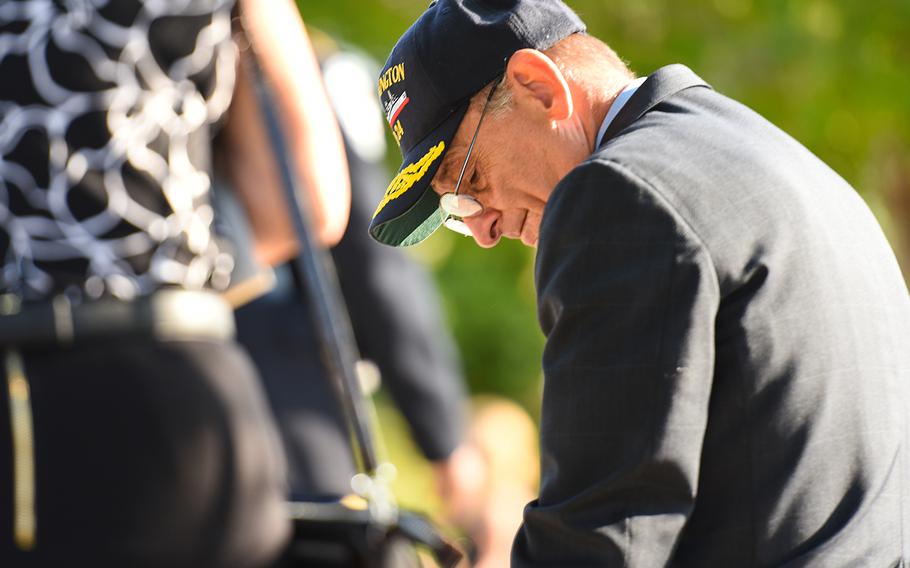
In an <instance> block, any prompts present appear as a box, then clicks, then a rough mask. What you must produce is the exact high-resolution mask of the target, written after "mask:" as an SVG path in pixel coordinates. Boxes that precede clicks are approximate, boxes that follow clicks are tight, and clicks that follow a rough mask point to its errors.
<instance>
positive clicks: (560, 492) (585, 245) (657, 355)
mask: <svg viewBox="0 0 910 568" xmlns="http://www.w3.org/2000/svg"><path fill="white" fill-rule="evenodd" d="M536 279H537V289H538V309H539V318H540V321H541V326H542V328H543V331H544V333H545V334H546V336H547V343H546V347H545V350H544V357H543V367H544V376H545V386H544V394H543V408H542V416H541V460H542V464H541V466H542V468H541V469H542V471H541V474H542V477H541V489H540V495H539V498H538V499H537V500H536V501H534V502H532V503H530V504H529V505H528V506H527V508H526V510H525V514H524V524H523V526H522V528H521V529H520V531H519V533H518V536H517V537H516V541H515V545H514V547H513V565H514V566H561V567H566V566H641V567H653V566H663V565H665V564H666V563H667V562H668V561H669V559H670V558H671V556H672V553H673V550H674V547H675V545H676V542H677V540H678V538H679V535H680V533H681V531H683V530H684V529H685V525H686V520H687V518H688V517H689V516H690V514H691V512H692V508H693V504H694V501H695V497H696V492H697V487H698V473H699V459H700V455H701V448H702V440H703V436H704V431H705V427H706V421H707V414H708V404H709V399H710V392H711V385H712V373H713V363H714V341H715V337H714V318H715V314H716V312H717V307H718V303H719V291H718V283H717V278H716V276H715V271H714V268H713V265H712V263H711V259H710V257H709V255H708V254H707V251H706V250H705V248H704V246H703V245H702V243H701V242H700V241H699V239H698V236H697V235H696V234H695V233H694V232H693V230H692V229H691V228H690V227H689V226H688V224H687V223H686V222H685V220H684V219H682V218H681V217H680V215H679V214H678V213H677V212H676V211H674V210H673V208H672V207H670V206H669V205H668V204H667V202H666V201H665V200H664V199H663V198H662V197H661V195H660V194H659V193H658V192H657V191H655V190H654V188H653V187H651V186H650V185H649V184H648V183H647V182H646V181H644V180H643V179H641V178H639V177H638V176H636V175H635V174H634V173H632V172H630V171H629V170H627V169H626V168H624V167H623V166H621V165H619V164H616V163H612V162H608V161H606V160H603V159H600V160H596V159H593V160H591V161H589V162H586V163H585V164H582V165H581V166H579V167H578V168H576V170H574V171H573V172H572V173H571V174H570V175H569V176H567V177H566V178H565V179H564V180H563V182H561V183H560V185H559V186H557V188H556V190H555V191H554V193H553V195H552V196H551V199H550V201H549V203H548V205H547V209H546V211H545V214H544V219H543V222H542V226H541V237H540V248H539V250H538V257H537V268H536Z"/></svg>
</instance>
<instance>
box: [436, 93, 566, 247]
mask: <svg viewBox="0 0 910 568" xmlns="http://www.w3.org/2000/svg"><path fill="white" fill-rule="evenodd" d="M500 88H502V87H500ZM486 98H487V91H486V90H484V91H482V92H481V93H479V94H478V95H477V96H475V97H474V100H473V101H472V104H471V107H470V109H469V110H468V112H467V114H466V115H465V117H464V119H463V120H462V122H461V126H460V127H459V129H458V132H456V134H455V137H454V138H453V140H452V143H451V145H450V146H449V149H448V151H447V152H446V156H445V158H444V160H443V162H442V165H441V166H440V168H439V170H438V171H437V173H436V176H435V177H434V178H433V181H432V187H433V190H434V191H436V193H438V194H440V195H442V194H444V193H449V192H452V191H454V189H455V183H456V181H457V179H458V174H459V172H461V168H462V165H463V164H464V160H465V155H466V153H467V150H468V147H469V146H470V144H471V138H472V137H473V136H474V132H475V130H476V129H477V123H478V120H479V119H480V115H481V111H482V109H483V106H484V104H483V103H484V102H485V100H486ZM532 114H533V113H532ZM533 118H535V117H529V116H526V113H525V112H524V109H523V108H522V107H521V105H513V106H512V107H511V108H508V109H504V110H501V111H498V112H490V111H488V112H487V115H486V116H485V117H484V119H483V122H482V123H481V126H480V130H479V132H478V135H477V141H476V142H475V144H474V149H473V150H472V152H471V155H470V158H469V160H468V164H467V168H466V169H465V173H464V177H463V178H462V181H461V186H460V187H459V189H458V193H459V194H465V195H470V196H472V197H474V198H475V199H477V201H479V202H480V203H481V204H482V205H483V207H484V210H483V212H482V213H480V214H479V215H475V216H472V217H468V218H466V219H464V222H465V224H466V225H467V226H468V227H469V228H470V229H471V232H472V234H473V236H474V240H475V241H476V242H477V244H478V245H480V246H482V247H484V248H489V247H492V246H495V245H496V243H498V242H499V239H500V237H507V238H511V239H521V242H523V243H524V244H525V245H527V246H532V247H533V246H536V245H537V235H538V231H539V229H540V219H541V216H542V215H543V210H544V206H545V205H546V201H547V198H548V197H549V195H550V192H551V191H552V190H553V187H554V186H555V185H556V183H557V182H558V181H559V179H561V177H562V175H558V174H556V173H554V172H553V165H554V164H553V163H552V162H553V160H552V159H551V158H552V157H553V156H552V155H551V154H550V153H548V152H547V145H548V143H549V141H550V138H549V137H548V133H547V132H545V131H542V130H545V129H542V128H541V125H540V124H536V123H538V122H540V121H539V120H533ZM563 175H564V174H563Z"/></svg>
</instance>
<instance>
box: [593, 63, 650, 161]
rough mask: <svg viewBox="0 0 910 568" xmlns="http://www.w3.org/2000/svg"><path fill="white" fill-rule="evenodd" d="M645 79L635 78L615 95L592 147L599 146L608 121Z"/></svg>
mask: <svg viewBox="0 0 910 568" xmlns="http://www.w3.org/2000/svg"><path fill="white" fill-rule="evenodd" d="M645 79H647V77H640V78H638V79H635V80H634V81H632V82H631V83H629V84H628V85H626V88H625V89H623V90H622V92H621V93H619V95H617V96H616V99H615V100H614V101H613V104H612V105H610V110H609V112H607V116H605V117H604V121H603V123H602V124H601V125H600V130H598V131H597V141H596V143H595V144H594V148H599V147H600V144H601V142H602V141H603V137H604V134H606V133H607V128H609V127H610V123H611V122H613V119H614V118H616V115H617V114H619V111H621V110H622V107H624V106H625V105H626V103H627V102H628V101H629V99H631V98H632V95H634V94H635V91H637V90H638V88H639V87H640V86H641V84H642V83H644V82H645Z"/></svg>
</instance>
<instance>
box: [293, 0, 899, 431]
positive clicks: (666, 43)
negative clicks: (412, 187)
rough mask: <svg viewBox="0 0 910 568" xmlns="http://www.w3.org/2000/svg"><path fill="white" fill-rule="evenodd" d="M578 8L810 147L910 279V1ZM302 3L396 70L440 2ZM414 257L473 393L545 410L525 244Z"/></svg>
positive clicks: (441, 237)
mask: <svg viewBox="0 0 910 568" xmlns="http://www.w3.org/2000/svg"><path fill="white" fill-rule="evenodd" d="M567 3H568V4H569V5H570V6H572V7H573V8H574V9H575V10H576V11H577V12H578V13H579V14H580V15H581V16H582V18H583V19H584V20H585V21H586V22H587V24H588V29H589V33H591V34H593V35H596V36H598V37H600V38H601V39H603V40H604V41H606V42H607V43H609V44H610V45H611V46H612V47H613V48H614V49H616V51H617V52H618V53H619V54H620V55H621V56H622V57H623V58H624V59H626V60H627V61H628V62H629V64H630V66H631V68H632V69H633V70H634V71H636V72H637V73H638V74H639V75H646V74H648V73H650V72H651V71H653V70H654V69H656V68H658V67H660V66H662V65H665V64H668V63H676V62H678V63H685V64H686V65H688V66H690V67H691V68H693V69H694V70H695V71H696V72H697V73H698V74H699V75H701V76H702V77H703V78H705V79H706V80H707V81H708V82H709V83H711V84H712V85H713V86H714V88H715V89H717V90H718V91H720V92H722V93H724V94H727V95H729V96H731V97H733V98H736V99H738V100H740V101H741V102H743V103H745V104H747V105H749V106H751V107H752V108H754V109H756V110H757V111H758V112H760V113H761V114H763V115H764V116H765V117H767V118H768V119H769V120H771V121H772V122H774V123H775V124H777V125H778V126H780V127H781V128H783V129H784V130H786V131H787V132H789V133H790V134H791V135H793V136H794V137H795V138H796V139H798V140H800V141H801V142H802V143H804V144H805V145H806V146H808V147H809V148H810V149H811V150H812V151H814V152H815V153H816V154H818V155H819V156H820V157H821V158H822V159H823V160H825V161H826V162H827V163H828V164H830V165H831V166H832V167H833V168H834V169H835V170H837V171H838V172H839V173H840V174H841V175H842V176H843V177H845V178H846V179H847V180H848V181H849V182H850V183H851V184H853V186H854V187H856V188H857V189H858V190H859V191H860V193H861V194H862V195H863V197H864V198H865V199H866V201H867V202H868V203H869V205H870V206H871V207H872V209H873V211H874V212H875V213H876V215H877V216H878V218H879V220H880V222H881V223H882V225H883V226H884V227H885V230H886V232H887V234H888V236H889V238H890V240H891V242H892V244H893V246H894V247H895V249H896V251H897V253H898V255H899V257H900V259H901V261H902V266H903V269H904V274H905V275H907V274H910V257H908V253H910V1H908V0H878V1H875V0H872V1H868V0H867V1H861V0H840V1H837V2H835V1H831V0H766V1H762V2H759V1H756V0H703V1H698V0H629V1H626V2H620V1H615V0H614V1H610V2H607V1H604V0H569V1H568V2H567ZM299 5H300V8H301V12H302V14H303V16H304V20H305V21H306V22H307V23H308V24H310V25H314V26H317V27H318V28H320V29H322V30H324V31H326V32H329V33H330V34H331V35H333V36H335V37H336V38H339V39H340V40H341V41H343V42H344V43H346V44H348V45H349V46H356V47H358V48H360V49H361V50H363V51H365V52H366V53H368V54H370V55H372V56H373V57H374V58H376V59H377V60H378V61H379V62H382V61H385V58H386V56H387V54H388V51H389V50H390V49H391V47H392V45H394V43H395V41H396V39H397V38H398V36H399V35H401V33H402V32H404V30H405V29H406V28H407V27H408V26H409V25H410V23H411V22H413V20H414V19H416V18H417V16H418V15H419V14H420V13H421V12H422V11H423V9H424V8H425V7H426V5H427V2H425V1H417V2H415V1H407V0H332V1H331V2H330V1H321V2H314V1H309V2H307V1H301V2H300V4H299ZM458 48H459V46H457V45H453V46H452V49H458ZM390 147H391V148H393V149H394V148H395V145H394V144H391V145H390ZM395 154H396V155H395V156H392V157H390V164H393V163H394V164H395V165H396V166H397V164H398V162H399V161H400V156H398V155H397V152H395ZM414 252H415V254H417V255H418V256H420V257H421V258H423V259H424V260H425V261H426V262H428V263H429V264H430V266H432V268H433V270H434V272H435V274H436V276H437V279H438V281H439V285H440V288H441V291H442V294H443V298H444V302H445V307H446V311H447V314H448V317H449V320H450V322H451V324H452V329H453V330H454V334H455V337H456V339H457V341H458V343H459V345H460V347H461V351H462V354H463V358H464V363H465V368H466V372H467V378H468V381H469V384H470V386H471V388H472V390H473V391H475V392H496V393H501V394H505V395H507V396H509V397H511V398H514V399H517V400H518V401H520V402H521V403H522V404H524V405H525V406H526V408H528V409H529V410H531V411H532V413H533V412H535V411H536V408H537V399H538V393H539V384H540V381H539V379H540V370H539V367H540V354H541V348H542V345H543V338H542V336H541V334H540V331H539V329H538V327H537V322H536V313H535V307H534V289H533V262H534V257H533V254H534V251H532V250H529V249H526V248H524V247H522V246H521V245H520V244H517V243H514V242H508V243H502V244H500V245H499V246H498V247H496V248H495V249H493V250H489V251H486V250H481V249H479V248H477V247H475V246H474V245H473V243H472V242H470V241H469V240H467V239H463V238H461V237H458V236H457V235H454V234H450V233H448V232H446V231H439V233H437V234H436V235H434V236H433V238H432V239H429V240H428V241H427V242H426V243H424V244H422V245H420V246H418V247H415V250H414Z"/></svg>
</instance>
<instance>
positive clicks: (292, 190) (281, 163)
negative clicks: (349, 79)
mask: <svg viewBox="0 0 910 568" xmlns="http://www.w3.org/2000/svg"><path fill="white" fill-rule="evenodd" d="M251 52H252V50H249V51H247V53H251ZM246 61H247V62H248V63H249V64H250V68H251V70H252V75H253V79H254V83H255V85H256V93H257V96H258V99H259V106H260V109H261V111H262V114H263V117H264V119H265V123H266V127H267V128H268V132H269V139H270V142H271V143H272V150H273V151H274V153H275V155H276V156H277V159H276V160H275V162H276V164H277V165H278V168H279V170H280V174H281V181H282V187H283V189H284V193H285V197H286V199H287V203H288V212H289V214H290V216H291V220H292V222H293V226H294V231H295V233H296V235H297V240H298V243H299V247H300V251H299V253H298V254H297V256H296V257H295V258H294V259H293V260H292V261H291V262H292V263H293V266H294V269H295V270H296V271H297V272H298V274H299V275H300V276H301V277H302V278H303V281H304V283H305V286H302V288H303V290H302V291H301V294H302V295H303V298H302V299H303V301H304V302H305V303H306V305H307V306H308V307H309V308H310V311H311V313H312V314H313V319H314V323H315V326H316V329H317V333H318V335H319V339H320V344H321V346H322V355H323V359H324V362H325V364H326V367H327V369H328V370H329V374H330V377H331V381H332V385H333V387H334V389H335V391H336V395H337V397H338V400H339V404H340V405H341V407H342V408H343V409H344V414H345V417H346V420H347V422H348V427H349V428H350V430H351V434H352V436H353V438H354V441H355V442H356V443H355V446H356V447H355V448H353V451H354V457H355V460H356V461H357V462H358V463H359V464H360V466H361V468H362V471H364V472H365V473H367V474H369V475H371V476H372V475H373V474H374V473H375V472H376V468H377V467H378V465H379V462H378V460H377V457H376V446H375V444H374V441H373V436H372V429H371V427H370V413H369V412H368V410H367V406H366V400H365V397H364V394H363V391H362V390H361V388H360V382H359V380H358V378H357V371H356V367H355V365H356V362H357V361H358V360H360V355H359V353H358V350H357V344H356V343H355V341H354V333H353V331H352V329H351V320H350V317H349V316H348V312H347V308H346V307H345V303H344V299H343V297H342V295H341V288H340V286H339V284H338V275H337V273H336V272H335V266H334V264H333V262H332V258H331V255H330V254H329V252H328V251H327V250H326V249H324V248H323V247H322V246H320V245H319V244H318V243H317V242H316V240H315V239H314V238H313V234H312V232H311V230H310V226H311V223H310V217H309V212H308V209H307V203H306V201H305V198H304V197H302V196H303V195H304V193H303V189H304V188H302V187H301V183H300V180H299V178H298V177H297V176H296V175H295V174H294V172H293V170H292V169H291V164H290V159H289V156H290V153H289V152H288V150H287V145H286V143H285V139H284V133H283V131H282V129H281V122H280V120H279V117H278V114H277V112H276V109H277V107H276V106H275V104H274V100H273V98H272V93H271V92H270V91H269V87H268V85H267V84H266V82H265V79H264V77H263V74H262V71H261V69H260V67H259V62H258V61H257V60H256V56H255V54H252V53H251V56H250V57H247V58H246Z"/></svg>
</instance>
